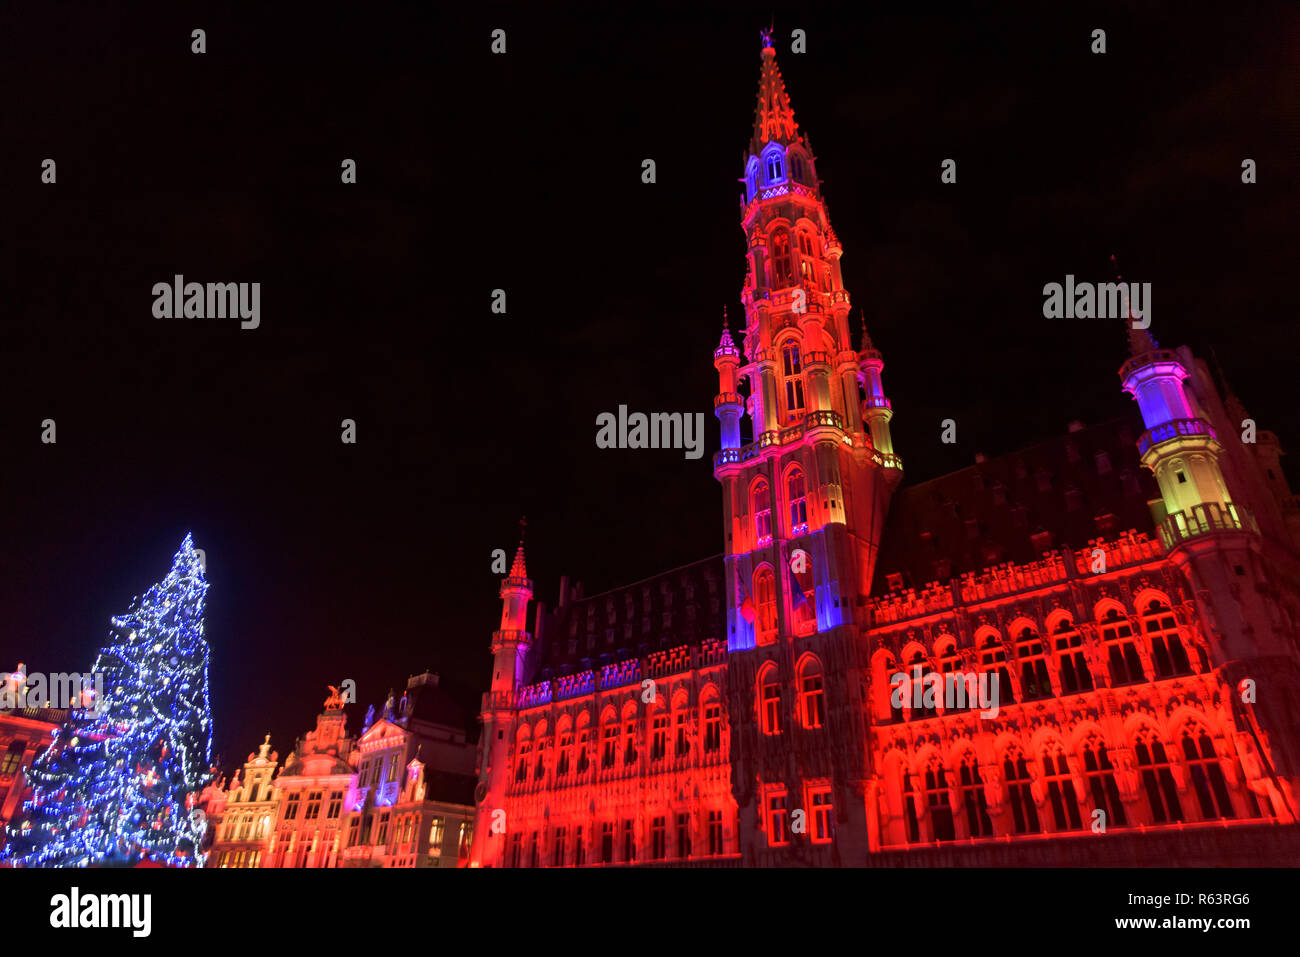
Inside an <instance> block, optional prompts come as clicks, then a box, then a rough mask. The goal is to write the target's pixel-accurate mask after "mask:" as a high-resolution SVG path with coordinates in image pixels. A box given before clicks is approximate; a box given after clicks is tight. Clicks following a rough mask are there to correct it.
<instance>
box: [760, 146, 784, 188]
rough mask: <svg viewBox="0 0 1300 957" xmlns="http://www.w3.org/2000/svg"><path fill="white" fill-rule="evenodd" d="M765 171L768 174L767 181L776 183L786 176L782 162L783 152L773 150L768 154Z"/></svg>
mask: <svg viewBox="0 0 1300 957" xmlns="http://www.w3.org/2000/svg"><path fill="white" fill-rule="evenodd" d="M764 163H765V166H764V171H765V172H766V174H767V182H769V183H775V182H777V181H779V180H782V179H784V178H785V170H784V168H783V164H782V162H781V154H780V153H778V152H776V151H773V152H771V153H768V154H767V158H766V159H765V161H764Z"/></svg>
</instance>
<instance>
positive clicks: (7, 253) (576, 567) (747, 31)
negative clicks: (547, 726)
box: [0, 3, 1300, 770]
mask: <svg viewBox="0 0 1300 957" xmlns="http://www.w3.org/2000/svg"><path fill="white" fill-rule="evenodd" d="M276 6H277V10H276V11H275V12H274V13H267V12H265V11H262V10H255V9H253V8H252V7H251V5H250V9H247V10H243V9H239V8H237V7H235V6H234V5H229V4H223V5H221V6H217V7H212V8H210V9H209V10H207V11H206V12H202V13H199V12H195V10H197V9H199V8H190V9H187V10H186V11H184V12H177V11H175V10H171V11H168V10H160V11H158V12H156V13H146V12H145V8H143V7H137V6H136V5H132V12H131V13H129V14H124V13H116V12H111V11H108V12H106V11H105V10H103V9H100V8H99V7H98V6H91V5H85V6H80V5H68V6H64V5H60V6H58V7H56V8H52V9H45V8H44V6H43V5H42V6H41V7H39V8H38V6H37V5H31V4H28V5H23V6H22V9H21V10H20V9H18V7H17V5H11V7H10V9H9V12H8V13H6V14H5V15H4V16H3V19H0V35H3V36H5V37H6V39H7V40H8V41H9V42H8V43H7V47H8V50H7V52H6V60H7V62H6V67H7V71H8V75H9V77H10V82H9V83H7V84H6V86H7V92H6V94H5V103H6V107H7V109H6V111H5V120H4V134H3V137H2V139H3V142H4V149H3V150H0V182H3V183H4V186H5V189H4V201H3V210H2V211H0V219H2V220H3V222H4V226H3V227H0V228H2V229H3V237H4V242H3V243H2V244H0V269H2V270H3V272H0V278H2V279H3V283H4V290H3V296H2V298H0V337H2V340H0V449H3V476H4V478H3V482H4V490H5V493H6V494H5V496H4V500H5V503H6V507H5V508H4V509H3V510H0V609H3V613H4V617H3V624H0V670H8V669H10V668H12V667H13V666H14V665H15V664H16V663H17V662H18V661H19V660H21V661H25V662H26V663H27V664H28V667H29V669H30V670H33V671H43V672H55V671H78V670H85V669H87V668H89V666H90V664H91V662H92V661H93V659H94V655H95V651H96V649H97V648H98V647H99V645H100V644H101V643H102V641H103V640H104V638H105V637H106V635H107V631H108V620H109V617H110V615H113V614H116V613H120V612H123V611H125V610H126V608H127V606H128V604H129V603H130V600H131V598H132V596H134V595H137V594H141V593H143V591H144V590H145V589H146V588H147V587H148V586H149V585H150V584H152V583H153V582H155V581H157V580H158V579H160V578H161V577H162V576H163V575H164V574H165V573H166V571H167V568H168V567H169V562H170V558H171V555H172V553H173V552H174V551H175V549H176V547H177V545H178V544H179V542H180V540H181V538H182V536H183V535H184V533H185V532H186V531H187V530H190V531H192V532H193V533H194V536H195V541H196V544H197V545H198V546H199V547H201V548H203V549H204V550H205V551H206V553H207V558H208V577H209V579H210V581H211V586H212V587H211V590H210V592H209V596H208V597H209V603H208V619H207V635H208V638H209V641H210V643H211V646H212V700H213V710H214V717H215V744H216V749H217V751H219V752H221V753H222V754H223V755H224V757H225V762H224V764H225V766H226V769H227V770H229V769H230V767H232V766H233V765H234V764H235V763H236V762H237V761H241V760H242V759H243V757H244V755H246V754H247V753H248V752H249V751H251V750H252V749H253V748H254V746H255V745H256V744H257V743H258V742H259V741H260V740H261V737H262V735H263V734H264V733H266V732H267V731H270V732H271V733H272V734H273V741H274V743H275V745H276V746H277V747H278V748H279V750H280V752H281V754H282V755H284V754H286V753H287V752H288V750H289V749H290V747H291V746H292V739H293V738H296V737H297V736H298V735H300V734H302V733H303V732H304V731H306V730H307V729H309V728H310V727H311V726H312V724H313V721H314V715H315V714H316V713H317V712H318V711H319V710H320V705H321V702H322V701H323V699H324V698H325V696H326V694H327V689H326V684H327V683H328V684H338V683H339V681H340V680H342V679H344V678H353V679H355V680H356V681H357V684H358V689H359V692H360V697H361V705H360V706H359V707H354V708H353V709H352V714H353V716H354V718H353V728H354V729H355V728H356V726H357V723H358V720H357V719H358V718H359V715H360V714H361V713H362V712H364V709H365V705H366V704H367V703H370V702H376V703H378V702H382V699H383V698H384V696H385V694H386V692H387V690H388V688H389V687H390V686H391V687H396V688H398V689H399V690H400V688H401V687H402V686H403V684H404V682H405V679H406V677H407V676H408V675H409V674H411V673H416V672H420V671H423V670H425V669H430V670H435V671H439V672H441V673H442V674H443V675H444V678H445V680H447V681H448V682H459V684H460V686H461V687H462V689H463V690H464V692H465V697H466V698H467V700H470V701H473V700H476V698H475V695H476V693H477V692H478V691H480V690H482V689H483V688H484V687H485V686H486V683H487V679H488V676H489V670H490V658H489V653H488V643H489V639H490V634H491V632H492V630H493V628H495V627H496V625H497V623H498V620H499V615H500V607H499V604H498V601H497V598H496V588H497V585H498V579H499V576H496V575H494V574H493V573H492V571H491V567H490V559H491V552H492V550H493V549H494V548H504V549H507V550H508V551H512V550H513V547H514V543H515V540H516V537H517V533H518V530H517V523H518V519H519V516H520V515H521V514H526V515H527V516H528V533H527V534H528V557H529V571H530V573H531V575H532V577H533V579H534V580H535V582H536V584H537V597H538V598H539V599H542V600H545V601H546V602H547V603H548V604H553V603H554V601H555V597H556V593H557V588H558V579H559V576H560V575H561V574H568V575H570V576H572V577H575V578H578V579H581V580H583V581H585V583H586V585H587V590H588V593H592V592H595V591H599V590H602V589H604V588H608V587H612V586H615V585H618V584H621V583H626V582H631V581H635V580H637V579H639V578H642V577H645V576H647V575H650V574H653V573H655V572H657V571H660V570H664V569H667V568H671V567H674V566H676V565H681V564H684V563H686V562H689V561H693V560H696V559H699V558H703V557H705V556H707V555H710V554H716V553H717V552H719V551H721V547H722V541H721V516H720V507H719V502H720V499H719V492H718V488H717V485H716V483H715V482H714V480H713V478H712V475H711V471H710V462H709V455H706V457H705V458H703V459H699V460H688V459H686V458H685V457H684V456H683V455H682V453H681V452H680V451H650V450H645V451H602V450H598V449H597V448H596V446H595V441H594V440H595V432H596V428H595V419H596V416H597V415H598V414H599V413H601V412H605V411H615V410H617V407H618V405H619V404H620V403H623V404H627V405H628V406H629V407H630V408H631V409H633V410H641V411H646V412H651V411H668V412H671V411H681V412H694V411H703V412H705V414H706V427H707V435H708V445H707V447H706V449H707V452H708V453H709V454H710V455H711V453H712V451H713V450H714V449H715V448H716V445H717V426H716V422H715V420H714V419H713V417H712V397H713V394H714V392H715V391H716V389H717V379H716V373H715V371H714V369H713V366H712V351H713V349H714V347H715V346H716V344H717V340H718V332H719V326H720V320H721V314H722V309H723V306H724V305H726V306H727V308H728V310H729V312H730V314H731V317H732V322H733V328H734V327H735V325H736V324H737V323H738V321H739V319H740V316H741V308H740V304H739V293H740V288H741V283H742V280H743V278H744V259H743V255H744V243H743V235H742V233H741V231H740V228H739V207H738V196H739V194H740V190H741V186H740V184H739V183H738V182H737V179H738V178H739V177H740V176H741V174H742V171H743V167H742V159H743V156H742V153H743V151H744V149H745V147H746V145H747V143H748V141H749V137H750V134H751V128H752V123H753V110H754V100H755V91H756V88H757V82H758V71H759V41H758V31H759V29H760V27H763V26H766V25H767V20H768V17H769V14H770V13H771V12H772V11H771V10H770V9H769V7H768V6H764V7H762V8H758V7H752V8H751V9H749V10H747V11H745V10H737V11H736V12H735V13H731V14H727V15H725V16H724V15H713V14H710V13H709V12H708V11H707V10H706V9H705V8H704V7H702V6H700V5H696V4H692V5H690V6H689V7H685V8H680V9H679V10H678V11H671V10H669V9H667V8H664V9H658V8H651V7H649V6H646V5H629V4H616V5H606V6H604V7H600V6H595V5H593V6H590V7H583V8H573V9H567V10H566V9H561V8H559V7H555V6H553V5H547V9H545V10H540V9H534V7H533V6H529V7H525V8H524V11H527V12H521V11H520V10H516V9H510V8H506V7H495V8H494V7H484V6H479V5H474V6H473V7H469V6H467V7H466V9H467V11H469V12H467V13H465V14H457V13H455V12H452V11H450V10H437V9H432V6H431V5H429V4H421V5H420V6H421V7H423V8H425V9H424V11H423V12H414V11H410V10H398V9H396V8H393V7H389V6H387V5H385V4H378V3H376V4H369V3H368V4H356V5H349V6H348V7H347V8H346V9H343V8H340V9H337V10H335V9H330V8H329V7H328V6H320V5H310V6H308V5H304V6H301V7H299V8H293V7H289V6H282V5H279V4H277V5H276ZM867 6H868V5H866V4H857V5H854V6H853V7H847V8H846V9H845V10H843V11H839V12H823V13H814V12H810V10H809V8H807V7H802V8H794V9H793V10H785V9H782V8H780V7H778V8H776V9H775V12H774V17H775V24H776V36H777V43H776V46H777V50H778V61H779V62H780V64H781V67H782V71H783V73H784V75H785V79H786V83H787V86H788V89H789V92H790V95H791V97H792V100H793V104H794V108H795V114H796V118H797V119H798V120H799V123H800V126H801V129H802V130H803V131H805V132H806V133H808V134H809V135H810V136H811V140H812V145H813V148H814V150H815V151H816V155H817V157H818V173H819V175H820V177H821V178H822V180H823V182H824V193H825V196H826V199H827V201H828V204H829V209H830V214H831V219H832V222H833V223H834V226H835V229H836V231H837V233H838V234H839V237H840V239H841V241H842V242H843V245H844V249H845V256H844V275H845V283H846V285H847V286H848V289H849V291H850V293H851V294H852V296H853V301H854V304H855V330H856V315H857V307H861V308H862V309H864V310H865V313H866V316H867V319H868V323H869V328H870V330H871V333H872V337H873V338H874V340H875V343H876V345H877V347H878V348H880V349H881V350H882V352H883V353H884V356H885V360H886V368H885V373H884V381H885V387H886V391H887V393H888V394H889V396H890V398H891V399H892V400H893V404H894V409H895V418H894V423H893V430H894V440H895V445H896V449H897V451H898V452H899V453H900V454H901V455H902V456H903V459H904V462H905V464H906V468H907V479H906V480H907V481H909V482H915V481H919V480H923V479H926V478H930V477H933V476H936V475H940V474H943V473H944V472H947V471H950V470H952V469H955V468H960V467H963V466H965V465H968V464H970V463H971V462H972V460H973V456H974V454H975V453H976V452H985V453H988V454H990V455H993V454H998V453H1003V452H1007V451H1011V450H1013V449H1015V448H1017V447H1020V446H1023V445H1027V444H1030V443H1032V442H1035V441H1040V440H1042V439H1044V438H1047V437H1050V436H1052V435H1055V434H1058V433H1059V432H1062V431H1063V430H1064V429H1065V427H1066V423H1067V422H1069V421H1070V420H1071V419H1080V420H1083V421H1084V422H1097V421H1100V420H1102V419H1105V418H1110V417H1112V416H1114V415H1116V414H1119V413H1122V412H1123V411H1124V410H1125V409H1126V407H1127V406H1126V403H1128V402H1129V400H1128V399H1127V397H1126V396H1124V394H1123V393H1122V391H1121V390H1120V387H1119V382H1118V378H1117V376H1116V374H1115V373H1116V370H1117V369H1118V367H1119V365H1120V363H1121V362H1122V361H1123V359H1124V357H1125V352H1124V349H1125V345H1124V335H1123V331H1122V329H1121V327H1120V326H1119V325H1118V324H1116V323H1107V322H1103V321H1101V320H1073V321H1071V320H1058V321H1050V320H1046V319H1044V318H1043V317H1042V287H1043V285H1044V284H1045V283H1048V282H1061V281H1063V280H1064V277H1065V275H1066V274H1067V273H1073V274H1075V275H1076V277H1078V278H1079V279H1081V280H1082V279H1087V280H1091V281H1107V280H1109V279H1110V278H1111V276H1110V272H1109V265H1108V257H1109V256H1110V255H1111V254H1112V253H1114V254H1117V255H1118V256H1119V258H1120V263H1121V265H1122V267H1123V271H1124V274H1125V278H1126V279H1128V280H1133V281H1149V282H1151V283H1152V284H1153V324H1152V332H1153V333H1154V334H1155V335H1156V337H1157V338H1158V339H1159V340H1160V341H1161V344H1162V345H1166V346H1175V345H1179V344H1182V343H1187V344H1189V345H1191V346H1192V348H1193V349H1194V350H1196V351H1197V352H1198V354H1208V350H1209V348H1210V347H1211V346H1213V347H1214V349H1215V350H1216V352H1217V354H1218V356H1219V358H1220V360H1221V362H1222V364H1223V366H1224V368H1225V369H1226V371H1227V374H1228V376H1229V378H1230V379H1231V381H1232V383H1233V385H1234V386H1235V388H1236V391H1237V392H1238V394H1239V395H1240V397H1241V398H1242V400H1243V401H1244V402H1245V404H1246V407H1247V409H1248V410H1249V411H1250V412H1251V414H1252V415H1254V416H1255V417H1256V419H1257V420H1258V422H1259V425H1260V428H1263V429H1271V430H1273V431H1275V432H1276V433H1277V434H1278V435H1279V437H1280V438H1281V441H1282V443H1283V446H1284V447H1292V448H1295V447H1297V443H1300V411H1298V410H1297V408H1296V403H1295V402H1294V400H1293V398H1292V381H1291V380H1292V378H1293V376H1294V375H1295V372H1294V364H1295V358H1296V350H1295V345H1296V342H1297V337H1296V335H1295V333H1294V332H1293V327H1294V323H1295V321H1296V317H1297V315H1298V314H1300V291H1298V290H1297V284H1296V281H1295V279H1294V276H1295V264H1296V259H1297V243H1296V232H1295V228H1294V223H1295V221H1296V217H1297V212H1298V203H1297V186H1296V183H1297V180H1296V173H1297V162H1296V160H1297V144H1298V143H1300V69H1298V68H1297V60H1298V59H1300V55H1298V54H1297V52H1296V51H1297V50H1300V11H1298V10H1297V8H1296V7H1295V6H1294V5H1282V4H1278V5H1268V4H1260V5H1250V6H1249V8H1248V9H1246V10H1241V9H1238V8H1236V7H1235V6H1231V5H1226V4H1225V5H1221V6H1222V7H1223V10H1222V11H1219V12H1215V13H1210V12H1208V8H1201V7H1198V6H1195V5H1191V6H1189V5H1188V4H1183V3H1169V4H1144V5H1142V11H1141V12H1140V13H1137V14H1135V13H1132V12H1126V13H1122V12H1118V11H1116V12H1105V10H1104V9H1102V10H1101V11H1098V8H1096V7H1095V5H1089V7H1088V10H1089V11H1090V12H1068V11H1067V12H1062V11H1058V10H1056V9H1055V5H1052V6H1053V9H1052V10H1051V11H1042V10H1034V8H1032V7H1029V8H1025V9H1016V10H1015V11H1014V12H1006V13H991V12H988V11H985V10H982V9H981V10H980V11H978V12H977V13H972V14H970V15H969V16H968V17H964V18H960V19H951V18H940V17H937V16H935V17H916V16H889V17H875V18H871V19H867V17H868V16H869V12H868V11H866V10H865V9H863V8H865V7H867ZM1080 9H1081V10H1082V8H1080ZM196 27H201V28H203V29H205V30H206V31H207V48H208V52H207V53H206V54H205V55H202V56H196V55H193V54H192V53H191V52H190V43H191V40H190V31H191V30H192V29H194V28H196ZM496 27H501V28H503V29H505V30H506V31H507V51H508V52H507V53H506V55H505V56H493V55H492V54H491V53H490V51H489V45H490V33H491V31H492V29H493V28H496ZM796 27H798V28H801V29H804V30H806V31H807V36H808V52H807V53H806V54H804V55H792V54H791V53H790V52H789V50H790V40H789V37H790V31H791V30H792V29H794V28H796ZM1095 27H1101V28H1103V29H1105V30H1106V31H1107V48H1108V52H1107V53H1106V54H1105V55H1102V56H1097V55H1093V54H1092V53H1090V51H1089V46H1090V33H1091V31H1092V29H1093V28H1095ZM46 157H52V158H54V159H55V160H56V162H57V164H58V166H57V175H58V181H57V184H56V185H53V186H49V185H42V184H41V182H40V164H41V161H42V160H43V159H44V158H46ZM647 157H649V158H653V159H654V160H655V161H656V164H657V171H658V182H657V183H655V184H654V185H645V184H643V183H642V182H641V177H640V172H641V161H642V160H643V159H645V158H647ZM947 157H952V158H954V159H956V160H957V163H958V182H957V184H956V185H943V184H941V183H940V180H939V167H940V163H941V161H942V160H943V159H944V158H947ZM1247 157H1249V158H1252V159H1254V160H1255V161H1256V162H1257V164H1258V170H1259V172H1258V178H1259V182H1258V183H1257V184H1255V185H1243V184H1242V182H1241V162H1242V160H1243V159H1245V158H1247ZM344 158H353V159H355V160H356V162H357V167H358V174H357V179H358V182H357V184H356V185H352V186H345V185H343V184H341V183H340V181H339V180H340V177H339V172H340V163H341V162H342V160H343V159H344ZM175 273H182V274H183V275H184V276H185V277H186V279H187V280H193V281H199V282H209V281H212V282H228V281H236V282H239V281H242V282H253V281H257V282H260V283H261V284H262V318H261V326H260V328H258V329H256V330H241V329H240V328H239V323H238V321H236V320H185V319H172V320H166V319H155V318H154V317H153V315H152V302H153V297H152V294H151V287H152V285H153V283H155V282H158V281H170V279H171V277H172V276H173V275H174V274H175ZM495 288H502V289H505V290H506V293H507V296H508V300H507V301H508V313H507V315H505V316H494V315H492V314H491V312H490V297H491V291H492V290H493V289H495ZM345 417H346V418H353V419H355V420H356V422H357V429H358V442H357V444H356V445H344V444H342V443H341V442H340V438H339V436H340V421H341V420H342V419H343V418H345ZM948 417H951V418H954V419H955V420H956V421H957V425H958V444H957V445H956V446H946V445H942V444H941V443H940V442H939V433H940V425H939V423H940V421H941V420H942V419H944V418H948ZM45 418H53V419H55V421H56V423H57V430H58V431H57V436H58V441H57V444H55V445H43V444H41V442H40V433H41V427H40V423H41V420H42V419H45Z"/></svg>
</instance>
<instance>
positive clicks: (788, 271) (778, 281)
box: [772, 229, 794, 287]
mask: <svg viewBox="0 0 1300 957" xmlns="http://www.w3.org/2000/svg"><path fill="white" fill-rule="evenodd" d="M793 278H794V264H793V251H792V250H791V249H790V234H789V233H788V232H787V231H786V230H784V229H778V230H777V231H776V232H774V233H772V285H773V286H775V287H779V286H785V285H788V284H789V282H790V280H791V279H793Z"/></svg>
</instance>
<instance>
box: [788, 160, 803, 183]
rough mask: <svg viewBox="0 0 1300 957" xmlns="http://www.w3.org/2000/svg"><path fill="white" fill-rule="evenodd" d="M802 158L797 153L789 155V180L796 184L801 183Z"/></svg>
mask: <svg viewBox="0 0 1300 957" xmlns="http://www.w3.org/2000/svg"><path fill="white" fill-rule="evenodd" d="M803 170H804V167H803V157H802V156H800V155H799V154H798V153H791V154H790V178H791V179H792V180H794V181H795V182H796V183H802V182H803V181H804V178H803Z"/></svg>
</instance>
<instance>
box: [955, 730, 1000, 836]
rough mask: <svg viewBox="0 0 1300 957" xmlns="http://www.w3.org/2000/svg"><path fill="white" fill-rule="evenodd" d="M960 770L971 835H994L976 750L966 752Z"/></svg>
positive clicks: (963, 802) (962, 797)
mask: <svg viewBox="0 0 1300 957" xmlns="http://www.w3.org/2000/svg"><path fill="white" fill-rule="evenodd" d="M958 772H959V781H960V790H961V803H962V807H963V808H964V809H965V811H966V829H967V832H968V833H969V835H970V836H971V837H992V836H993V820H992V818H990V817H989V807H988V801H987V800H986V799H985V795H984V776H983V775H982V774H981V773H980V765H979V761H978V760H976V758H975V752H973V751H969V750H968V751H967V752H966V754H965V755H964V756H963V757H962V761H961V766H960V768H959V769H958Z"/></svg>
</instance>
